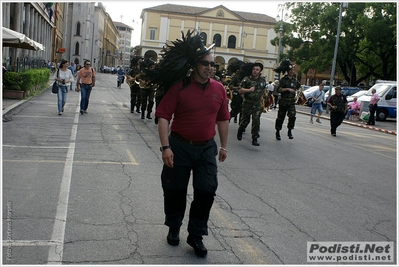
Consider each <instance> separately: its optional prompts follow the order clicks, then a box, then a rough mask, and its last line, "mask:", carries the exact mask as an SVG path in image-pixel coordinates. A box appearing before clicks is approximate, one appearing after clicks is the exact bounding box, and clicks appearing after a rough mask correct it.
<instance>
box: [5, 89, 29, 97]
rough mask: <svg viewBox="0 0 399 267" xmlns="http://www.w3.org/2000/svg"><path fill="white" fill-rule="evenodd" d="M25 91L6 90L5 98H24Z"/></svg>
mask: <svg viewBox="0 0 399 267" xmlns="http://www.w3.org/2000/svg"><path fill="white" fill-rule="evenodd" d="M24 93H25V91H17V90H5V91H3V98H11V99H22V98H24Z"/></svg>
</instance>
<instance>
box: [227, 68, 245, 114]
mask: <svg viewBox="0 0 399 267" xmlns="http://www.w3.org/2000/svg"><path fill="white" fill-rule="evenodd" d="M239 85H240V79H239V77H238V75H237V74H233V75H232V77H231V81H230V84H229V88H230V90H231V91H232V92H233V98H232V99H231V103H230V108H231V110H230V118H234V122H237V116H238V114H239V113H240V112H241V109H242V101H243V98H242V97H241V95H240V93H239V92H238V91H237V90H234V89H233V87H237V86H239ZM240 121H241V116H240Z"/></svg>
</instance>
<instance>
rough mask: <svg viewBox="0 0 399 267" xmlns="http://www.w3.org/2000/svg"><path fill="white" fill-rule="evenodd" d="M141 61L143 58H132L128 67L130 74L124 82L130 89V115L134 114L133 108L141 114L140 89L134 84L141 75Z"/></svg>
mask: <svg viewBox="0 0 399 267" xmlns="http://www.w3.org/2000/svg"><path fill="white" fill-rule="evenodd" d="M143 60H144V58H143V57H139V56H136V57H135V58H133V59H132V61H131V65H130V72H129V73H128V74H127V75H126V77H127V79H126V80H127V82H128V84H129V87H130V113H133V112H134V107H135V106H136V112H137V113H141V111H140V106H141V88H140V86H139V85H138V84H137V83H136V81H135V78H136V76H137V75H139V74H140V73H141V63H142V62H143Z"/></svg>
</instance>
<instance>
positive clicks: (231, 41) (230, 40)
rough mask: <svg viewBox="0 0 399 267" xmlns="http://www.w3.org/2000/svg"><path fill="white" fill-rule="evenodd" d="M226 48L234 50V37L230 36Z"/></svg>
mask: <svg viewBox="0 0 399 267" xmlns="http://www.w3.org/2000/svg"><path fill="white" fill-rule="evenodd" d="M227 48H236V37H235V36H234V35H230V37H229V43H228V44H227Z"/></svg>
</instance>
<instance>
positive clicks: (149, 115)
mask: <svg viewBox="0 0 399 267" xmlns="http://www.w3.org/2000/svg"><path fill="white" fill-rule="evenodd" d="M147 119H149V120H152V117H151V113H150V112H148V113H147Z"/></svg>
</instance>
